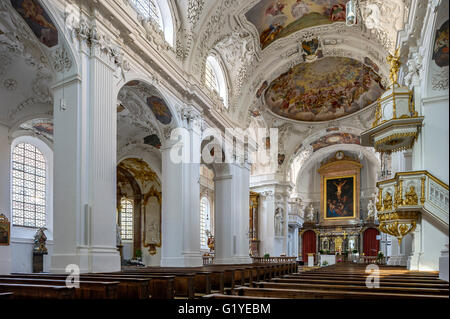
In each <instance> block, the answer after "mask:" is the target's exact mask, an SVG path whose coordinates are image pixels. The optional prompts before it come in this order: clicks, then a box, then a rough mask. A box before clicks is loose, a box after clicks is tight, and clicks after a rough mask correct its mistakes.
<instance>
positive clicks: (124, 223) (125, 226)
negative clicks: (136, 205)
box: [120, 198, 133, 240]
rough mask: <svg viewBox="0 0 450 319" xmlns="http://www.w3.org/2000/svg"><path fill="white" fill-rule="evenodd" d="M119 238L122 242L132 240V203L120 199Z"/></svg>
mask: <svg viewBox="0 0 450 319" xmlns="http://www.w3.org/2000/svg"><path fill="white" fill-rule="evenodd" d="M120 205H121V206H122V211H121V212H120V236H121V238H122V240H133V201H132V200H130V199H128V198H122V200H121V201H120Z"/></svg>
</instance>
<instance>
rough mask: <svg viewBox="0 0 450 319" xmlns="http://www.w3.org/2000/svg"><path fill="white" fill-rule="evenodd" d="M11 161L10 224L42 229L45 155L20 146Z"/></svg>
mask: <svg viewBox="0 0 450 319" xmlns="http://www.w3.org/2000/svg"><path fill="white" fill-rule="evenodd" d="M12 160H13V165H12V170H13V171H12V176H13V178H12V187H11V188H12V200H13V202H12V205H13V225H15V226H27V227H43V226H45V213H46V210H45V197H46V196H45V194H46V193H45V191H46V190H45V185H46V178H45V159H44V156H43V155H42V153H41V151H39V149H37V148H36V147H35V146H34V145H32V144H29V143H20V144H18V145H17V146H16V147H15V148H14V151H13V155H12ZM36 175H40V176H36ZM36 182H39V183H36Z"/></svg>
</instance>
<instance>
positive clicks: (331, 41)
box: [181, 0, 411, 126]
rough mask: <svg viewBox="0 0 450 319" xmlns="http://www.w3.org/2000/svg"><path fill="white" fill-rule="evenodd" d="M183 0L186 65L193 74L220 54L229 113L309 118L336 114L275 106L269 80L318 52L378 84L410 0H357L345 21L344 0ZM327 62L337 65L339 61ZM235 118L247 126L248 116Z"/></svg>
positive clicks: (316, 58) (383, 82)
mask: <svg viewBox="0 0 450 319" xmlns="http://www.w3.org/2000/svg"><path fill="white" fill-rule="evenodd" d="M186 2H187V3H186V5H187V7H188V10H187V18H188V21H189V25H190V28H191V29H190V31H189V32H187V34H191V36H190V37H186V39H188V42H189V45H188V47H189V54H188V60H189V61H188V67H189V69H190V72H192V74H194V75H195V76H199V75H201V74H203V70H204V61H205V59H206V57H207V56H208V55H210V54H216V56H219V57H220V58H221V60H222V62H223V66H224V68H225V69H226V73H227V80H228V84H229V92H228V93H229V96H230V99H229V100H230V110H229V115H230V116H231V117H232V118H233V120H235V121H236V122H242V121H243V119H248V116H247V115H248V113H249V111H250V112H251V113H253V114H258V113H261V112H262V113H266V112H268V113H270V114H271V115H275V118H277V119H283V118H287V119H294V120H296V121H297V122H298V123H300V122H307V123H308V122H311V121H313V122H316V121H321V120H323V121H327V120H335V119H337V118H339V116H338V115H336V116H318V117H317V118H315V119H310V118H308V116H292V115H287V116H285V115H286V114H282V113H283V111H282V110H281V109H278V110H277V109H276V108H274V105H272V106H268V105H267V104H268V103H267V94H265V93H266V92H267V91H268V90H270V89H271V88H272V89H273V84H274V81H275V82H276V81H277V79H278V80H279V78H280V76H282V75H283V74H286V73H287V72H288V71H290V70H291V71H292V68H294V69H296V68H297V69H298V68H300V69H302V68H303V67H299V65H300V64H304V63H316V64H317V63H318V62H317V61H319V60H320V59H326V58H328V59H330V58H331V57H336V58H346V59H347V60H345V59H344V60H341V61H346V62H347V63H349V61H353V62H352V63H353V64H355V65H358V63H359V65H360V66H359V69H361V70H363V69H366V71H367V72H369V71H370V72H372V73H373V74H371V78H372V79H373V81H374V82H379V84H380V85H379V87H383V86H386V84H387V79H388V73H389V71H388V67H387V63H386V62H385V58H386V56H387V55H388V54H389V53H390V52H393V50H394V47H395V44H396V40H397V33H398V31H399V30H402V29H403V27H404V24H405V22H406V21H407V19H408V12H409V9H410V8H409V6H410V2H411V0H383V1H382V0H360V1H359V3H360V10H359V12H360V15H359V23H358V24H357V25H355V26H347V25H346V24H345V3H346V2H347V1H344V0H301V1H300V0H299V1H296V0H221V1H209V0H190V1H186ZM181 11H182V10H181ZM184 31H186V30H184ZM334 62H336V63H337V64H336V68H337V69H340V66H339V63H338V62H339V61H338V60H336V61H334ZM355 71H356V69H355ZM300 76H301V74H300ZM361 82H363V80H361ZM372 84H373V83H372ZM372 84H371V85H372ZM339 90H340V89H338V92H340V91H339ZM366 90H367V88H366ZM377 93H378V92H377ZM269 94H270V93H269ZM366 95H367V94H366ZM369 95H370V98H369V97H367V98H365V99H363V100H364V101H363V100H361V101H360V102H361V103H359V104H358V106H356V105H354V106H353V107H350V108H349V111H348V112H346V113H345V114H343V115H348V114H351V113H353V112H356V111H358V110H360V109H362V108H364V106H366V105H367V104H368V103H370V102H373V100H374V99H376V98H377V96H375V95H376V94H375V93H373V92H372V93H370V94H369ZM276 115H278V116H276ZM305 115H306V114H305ZM309 117H311V116H309ZM321 117H322V118H323V119H321ZM240 124H242V126H246V125H248V122H247V124H245V123H240Z"/></svg>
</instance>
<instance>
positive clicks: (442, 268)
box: [439, 244, 449, 281]
mask: <svg viewBox="0 0 450 319" xmlns="http://www.w3.org/2000/svg"><path fill="white" fill-rule="evenodd" d="M439 279H442V280H446V281H449V275H448V244H446V245H445V248H444V249H443V250H441V257H439Z"/></svg>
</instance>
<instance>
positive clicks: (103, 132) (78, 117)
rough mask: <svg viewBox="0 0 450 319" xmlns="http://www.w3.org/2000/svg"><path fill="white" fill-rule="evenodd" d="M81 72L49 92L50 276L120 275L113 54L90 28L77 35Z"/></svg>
mask: <svg viewBox="0 0 450 319" xmlns="http://www.w3.org/2000/svg"><path fill="white" fill-rule="evenodd" d="M75 31H76V34H78V40H79V41H78V44H79V47H78V48H79V52H78V53H79V55H80V64H81V65H80V67H79V71H78V72H77V73H75V74H73V76H69V75H66V76H65V77H64V78H63V79H61V80H60V81H59V82H58V83H57V84H55V85H54V87H53V95H54V101H55V102H54V103H55V104H54V122H55V123H54V126H55V135H54V169H55V171H54V176H55V177H54V190H55V191H54V229H55V231H54V242H55V246H54V253H53V257H52V266H51V269H52V272H65V269H66V267H67V265H69V264H76V265H78V267H80V271H81V272H103V271H117V270H120V255H119V252H118V251H117V247H116V235H115V231H116V227H115V225H116V223H115V218H116V216H115V215H116V214H115V210H116V207H115V204H116V153H117V150H116V148H117V146H116V139H117V136H116V134H117V129H116V121H117V119H116V99H117V97H116V96H115V95H114V94H115V90H114V87H115V81H117V78H116V71H117V56H116V54H117V52H118V51H117V50H116V48H113V47H112V46H111V45H110V43H106V42H104V38H103V37H102V36H101V34H103V33H104V32H105V30H99V28H98V26H96V25H94V24H89V25H86V27H85V28H81V29H77V30H75Z"/></svg>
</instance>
